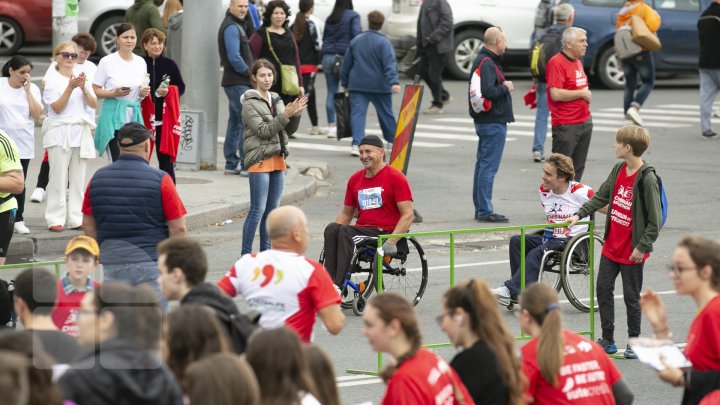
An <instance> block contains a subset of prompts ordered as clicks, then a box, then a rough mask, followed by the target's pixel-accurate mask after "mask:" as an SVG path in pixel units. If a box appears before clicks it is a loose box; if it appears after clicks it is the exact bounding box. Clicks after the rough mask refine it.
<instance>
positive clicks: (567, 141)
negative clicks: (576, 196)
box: [552, 119, 593, 181]
mask: <svg viewBox="0 0 720 405" xmlns="http://www.w3.org/2000/svg"><path fill="white" fill-rule="evenodd" d="M592 129H593V124H592V119H589V120H587V121H585V122H581V123H579V124H571V125H556V126H554V127H552V153H562V154H563V155H565V156H569V157H570V158H571V159H572V161H573V166H574V167H575V181H580V179H581V178H582V175H583V172H584V171H585V160H586V159H587V154H588V150H589V149H590V139H591V138H592Z"/></svg>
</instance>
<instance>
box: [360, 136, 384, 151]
mask: <svg viewBox="0 0 720 405" xmlns="http://www.w3.org/2000/svg"><path fill="white" fill-rule="evenodd" d="M360 145H372V146H377V147H378V148H383V147H384V145H383V141H382V140H381V139H380V137H379V136H377V135H365V137H364V138H363V139H361V140H360Z"/></svg>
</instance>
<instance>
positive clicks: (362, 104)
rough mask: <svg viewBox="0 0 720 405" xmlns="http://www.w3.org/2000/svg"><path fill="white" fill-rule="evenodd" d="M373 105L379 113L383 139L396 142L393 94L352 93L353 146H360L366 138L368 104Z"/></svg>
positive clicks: (351, 121)
mask: <svg viewBox="0 0 720 405" xmlns="http://www.w3.org/2000/svg"><path fill="white" fill-rule="evenodd" d="M369 103H372V104H373V106H374V107H375V111H376V112H377V116H378V121H380V128H382V133H383V137H384V138H385V140H386V141H388V142H394V141H395V127H397V123H396V122H395V116H394V115H393V111H392V93H365V92H362V91H351V92H350V117H351V118H350V123H351V124H350V125H351V128H352V138H353V139H352V144H353V145H359V144H360V140H362V138H363V137H364V136H365V118H366V117H367V111H368V104H369Z"/></svg>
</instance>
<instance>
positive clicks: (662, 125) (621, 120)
mask: <svg viewBox="0 0 720 405" xmlns="http://www.w3.org/2000/svg"><path fill="white" fill-rule="evenodd" d="M595 117H606V118H607V117H609V118H617V119H614V120H613V119H602V118H600V119H597V118H595ZM643 117H644V118H646V119H645V120H644V121H648V120H651V119H652V120H653V122H645V123H644V124H643V126H646V127H660V128H682V127H687V126H688V125H686V124H672V123H666V122H654V119H655V117H651V116H649V115H645V114H643ZM518 118H523V119H532V121H533V127H534V126H535V116H534V115H516V116H515V119H518ZM665 119H666V120H670V121H673V122H675V121H681V122H685V121H684V120H689V122H697V120H696V119H693V118H678V117H666V118H665ZM592 121H593V126H594V124H609V125H618V127H620V126H622V125H625V122H626V121H625V119H624V118H621V117H620V116H619V115H618V114H615V113H592ZM511 125H512V124H511Z"/></svg>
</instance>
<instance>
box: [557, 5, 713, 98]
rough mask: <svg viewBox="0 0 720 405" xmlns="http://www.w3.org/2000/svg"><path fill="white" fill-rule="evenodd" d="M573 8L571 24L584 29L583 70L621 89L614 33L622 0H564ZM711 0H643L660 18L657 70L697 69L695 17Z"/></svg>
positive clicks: (604, 82)
mask: <svg viewBox="0 0 720 405" xmlns="http://www.w3.org/2000/svg"><path fill="white" fill-rule="evenodd" d="M562 2H563V3H570V4H571V5H572V6H573V7H574V8H575V22H574V23H573V25H574V26H576V27H580V28H583V29H585V30H587V37H588V48H587V53H586V54H585V58H584V59H583V65H584V66H585V70H586V71H587V72H589V73H590V74H592V75H594V76H595V78H597V79H599V81H600V82H601V83H602V84H604V85H605V86H607V87H610V88H616V89H620V88H623V86H624V84H625V78H624V75H623V71H622V65H621V64H620V61H619V60H618V59H617V58H616V57H615V48H614V47H613V36H614V35H615V19H616V17H617V13H618V11H620V9H621V8H622V6H623V4H625V1H624V0H563V1H562ZM710 2H711V0H645V3H647V4H648V5H650V6H652V7H653V8H654V9H655V10H656V11H657V12H658V14H660V17H661V18H662V25H661V26H660V30H658V36H659V38H660V43H661V44H662V49H661V50H660V51H658V52H655V54H654V56H655V67H656V70H657V71H666V72H677V71H683V70H697V68H698V49H699V43H698V34H697V26H696V24H697V20H698V18H699V17H700V13H701V12H702V11H703V10H705V9H706V8H707V7H708V6H709V5H710Z"/></svg>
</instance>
